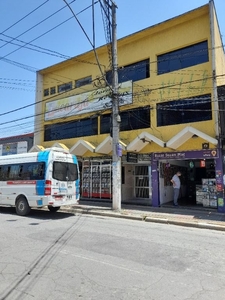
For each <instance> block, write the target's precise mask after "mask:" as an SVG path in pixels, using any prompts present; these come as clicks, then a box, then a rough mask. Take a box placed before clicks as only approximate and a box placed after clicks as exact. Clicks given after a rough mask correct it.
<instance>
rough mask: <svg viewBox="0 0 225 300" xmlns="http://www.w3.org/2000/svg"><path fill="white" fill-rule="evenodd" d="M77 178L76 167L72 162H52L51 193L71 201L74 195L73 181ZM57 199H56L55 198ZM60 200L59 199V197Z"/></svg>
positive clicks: (74, 186)
mask: <svg viewBox="0 0 225 300" xmlns="http://www.w3.org/2000/svg"><path fill="white" fill-rule="evenodd" d="M77 178H78V166H77V164H74V163H73V162H68V161H54V162H53V172H52V179H53V180H52V188H53V193H54V194H58V195H59V196H64V195H65V196H66V200H72V197H73V196H75V194H76V185H75V180H77ZM56 199H57V197H56ZM59 200H61V197H59Z"/></svg>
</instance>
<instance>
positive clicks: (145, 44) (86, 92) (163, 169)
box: [34, 1, 225, 211]
mask: <svg viewBox="0 0 225 300" xmlns="http://www.w3.org/2000/svg"><path fill="white" fill-rule="evenodd" d="M96 53H97V56H98V60H99V64H98V63H97V62H96V57H95V53H94V52H93V51H90V52H87V53H83V54H81V55H79V56H76V57H73V58H71V59H69V60H66V61H64V62H62V63H59V64H56V65H53V66H51V67H48V68H46V69H43V70H40V71H39V72H38V73H37V94H36V118H35V140H34V144H35V145H36V146H35V147H37V148H38V145H41V146H43V147H45V148H46V147H51V146H52V145H56V144H57V145H60V146H62V147H67V148H69V149H70V152H71V153H73V154H75V155H77V156H78V157H79V160H80V163H81V166H82V196H83V197H90V198H92V197H97V198H110V197H111V175H110V172H111V171H110V169H111V158H112V137H111V133H112V121H111V113H112V109H111V108H112V105H111V104H112V102H111V88H110V84H111V80H112V77H111V67H110V62H109V53H108V47H107V46H106V45H105V46H102V47H99V48H98V49H97V50H96ZM224 73H225V56H224V50H223V45H222V40H221V35H220V31H219V25H218V22H217V17H216V12H215V7H214V3H213V1H210V2H209V4H207V5H204V6H202V7H199V8H197V9H195V10H192V11H190V12H187V13H185V14H183V15H180V16H178V17H175V18H172V19H170V20H167V21H165V22H162V23H159V24H156V25H154V26H151V27H148V28H146V29H143V30H142V31H139V32H136V33H133V34H131V35H129V36H126V37H124V38H122V39H120V40H118V78H119V102H120V118H121V123H120V141H121V146H122V149H123V156H122V201H124V202H126V201H131V200H132V201H135V202H136V203H143V202H144V203H146V204H150V205H151V204H152V205H153V206H159V205H162V204H165V203H167V202H170V201H172V199H173V188H172V186H171V183H170V179H171V177H172V176H173V175H174V173H176V171H177V170H178V169H179V170H181V171H182V177H181V178H182V179H181V181H182V188H181V198H182V199H181V200H182V201H183V203H184V204H185V203H186V204H193V203H194V204H200V205H203V206H214V207H216V206H217V205H218V209H219V210H220V211H223V209H225V208H224V201H223V179H222V177H223V166H222V161H223V159H222V147H223V136H224V137H225V135H224V132H225V129H224V128H223V126H222V120H223V115H222V112H221V114H219V110H221V111H222V107H223V101H222V95H223V89H224V86H225V79H224ZM104 78H106V80H105V79H104ZM202 179H208V181H207V184H212V185H213V187H214V189H213V190H212V191H211V194H209V190H207V189H208V188H209V187H205V191H204V187H203V186H202V184H203V183H204V182H203V181H202ZM209 179H210V180H211V179H212V180H211V181H209ZM205 182H206V181H205ZM216 189H217V193H216ZM206 190H207V195H206ZM181 200H180V201H181ZM213 200H214V201H213ZM181 203H182V202H181Z"/></svg>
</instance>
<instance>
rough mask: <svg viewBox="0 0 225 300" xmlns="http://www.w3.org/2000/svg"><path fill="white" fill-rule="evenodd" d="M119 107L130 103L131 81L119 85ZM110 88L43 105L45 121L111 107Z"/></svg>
mask: <svg viewBox="0 0 225 300" xmlns="http://www.w3.org/2000/svg"><path fill="white" fill-rule="evenodd" d="M118 92H119V105H120V106H121V105H127V104H131V103H132V81H127V82H123V83H121V84H120V85H119V89H118ZM111 94H112V92H111V89H110V87H106V88H102V89H97V90H94V91H90V92H86V93H83V94H79V95H74V96H70V97H67V98H62V99H58V100H54V101H50V102H47V103H46V104H45V121H49V120H54V119H58V118H65V117H69V116H74V115H79V114H85V113H89V112H95V111H100V110H105V109H108V108H109V109H110V108H111V107H112V98H111Z"/></svg>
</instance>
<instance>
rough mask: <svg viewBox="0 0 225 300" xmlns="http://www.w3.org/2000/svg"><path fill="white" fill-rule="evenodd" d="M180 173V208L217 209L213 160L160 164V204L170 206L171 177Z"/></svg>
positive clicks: (171, 193) (171, 197)
mask: <svg viewBox="0 0 225 300" xmlns="http://www.w3.org/2000/svg"><path fill="white" fill-rule="evenodd" d="M178 170H179V171H181V173H182V176H181V177H180V180H181V189H180V195H179V200H178V203H179V205H181V206H199V207H215V208H216V207H217V195H216V179H215V178H216V174H215V161H214V159H205V160H204V159H193V160H184V161H179V160H176V161H172V160H170V161H169V162H168V161H167V162H160V180H159V184H160V204H167V203H168V204H170V203H171V204H172V202H173V187H172V183H171V182H170V180H171V178H172V176H173V175H174V174H175V173H176V172H177V171H178Z"/></svg>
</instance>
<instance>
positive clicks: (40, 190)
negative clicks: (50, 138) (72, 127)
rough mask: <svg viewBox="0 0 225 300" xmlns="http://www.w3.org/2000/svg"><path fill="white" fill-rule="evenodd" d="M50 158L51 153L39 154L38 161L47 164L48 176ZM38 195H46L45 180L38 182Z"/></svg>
mask: <svg viewBox="0 0 225 300" xmlns="http://www.w3.org/2000/svg"><path fill="white" fill-rule="evenodd" d="M48 157H49V151H41V152H38V156H37V161H38V162H45V174H46V169H47V162H48ZM36 193H37V195H44V194H45V179H44V180H37V185H36Z"/></svg>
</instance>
